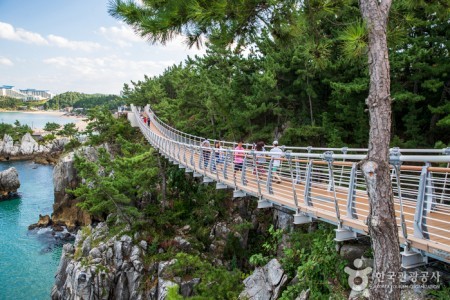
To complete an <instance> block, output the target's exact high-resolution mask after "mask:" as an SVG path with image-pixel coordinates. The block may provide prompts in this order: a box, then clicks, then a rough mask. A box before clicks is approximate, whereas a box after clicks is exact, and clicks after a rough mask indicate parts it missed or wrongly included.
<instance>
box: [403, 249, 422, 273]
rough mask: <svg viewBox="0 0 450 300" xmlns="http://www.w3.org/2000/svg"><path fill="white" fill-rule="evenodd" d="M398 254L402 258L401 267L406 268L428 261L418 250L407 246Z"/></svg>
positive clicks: (418, 265)
mask: <svg viewBox="0 0 450 300" xmlns="http://www.w3.org/2000/svg"><path fill="white" fill-rule="evenodd" d="M400 255H401V258H402V268H403V269H406V270H408V269H412V268H416V267H420V266H423V265H425V264H426V263H428V257H426V256H424V255H422V253H420V252H417V251H414V250H412V249H408V247H406V248H405V250H404V251H403V252H401V253H400Z"/></svg>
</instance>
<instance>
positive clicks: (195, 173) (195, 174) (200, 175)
mask: <svg viewBox="0 0 450 300" xmlns="http://www.w3.org/2000/svg"><path fill="white" fill-rule="evenodd" d="M202 176H203V174H202V173H198V172H194V177H202Z"/></svg>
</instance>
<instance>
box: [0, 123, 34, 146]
mask: <svg viewBox="0 0 450 300" xmlns="http://www.w3.org/2000/svg"><path fill="white" fill-rule="evenodd" d="M26 133H33V130H31V128H30V126H28V125H21V124H20V122H19V121H17V120H16V122H15V123H14V125H11V124H6V123H1V124H0V136H1V137H2V138H3V136H4V135H5V134H8V135H9V136H11V137H12V139H13V140H14V141H19V140H20V139H21V138H22V136H24V135H25V134H26Z"/></svg>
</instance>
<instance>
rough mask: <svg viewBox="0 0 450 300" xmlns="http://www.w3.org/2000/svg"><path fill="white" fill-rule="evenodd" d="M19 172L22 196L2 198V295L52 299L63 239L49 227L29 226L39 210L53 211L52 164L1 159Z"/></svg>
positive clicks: (2, 296)
mask: <svg viewBox="0 0 450 300" xmlns="http://www.w3.org/2000/svg"><path fill="white" fill-rule="evenodd" d="M9 167H15V168H16V169H17V171H18V172H19V179H20V183H21V186H20V189H19V192H20V197H19V198H16V199H12V200H4V201H1V202H0V284H1V287H0V299H49V298H50V291H51V287H52V285H53V283H54V275H55V272H56V269H57V267H58V263H59V258H60V255H61V249H62V248H61V246H62V245H61V241H60V240H58V239H57V238H55V237H54V236H52V235H51V232H50V230H48V229H39V230H31V231H29V230H28V225H30V224H32V223H36V222H37V220H38V217H39V214H42V215H45V214H51V213H52V205H53V179H52V172H53V167H52V166H44V165H36V164H34V163H33V162H29V161H21V162H2V163H0V171H3V170H5V169H7V168H9Z"/></svg>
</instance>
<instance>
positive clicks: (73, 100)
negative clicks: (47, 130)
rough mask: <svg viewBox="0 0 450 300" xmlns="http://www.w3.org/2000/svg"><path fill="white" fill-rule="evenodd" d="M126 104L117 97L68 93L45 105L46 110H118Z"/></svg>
mask: <svg viewBox="0 0 450 300" xmlns="http://www.w3.org/2000/svg"><path fill="white" fill-rule="evenodd" d="M122 104H125V101H123V100H122V98H121V97H119V96H117V95H104V94H83V93H78V92H66V93H63V94H59V95H57V96H55V97H53V98H52V99H51V100H49V101H47V103H46V104H45V105H44V107H45V109H56V110H57V109H63V108H66V107H73V108H84V109H88V108H92V107H95V106H107V107H108V108H109V109H114V108H117V107H118V106H120V105H122Z"/></svg>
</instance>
